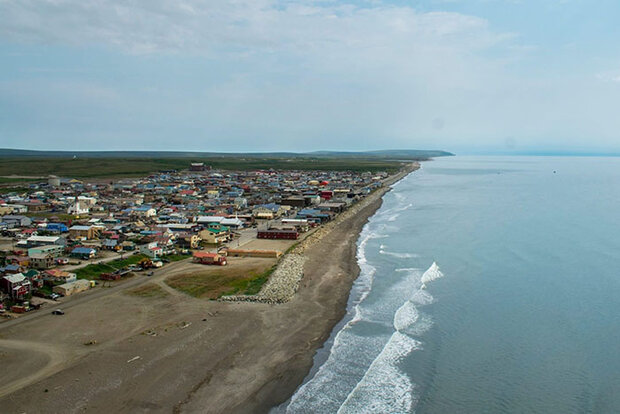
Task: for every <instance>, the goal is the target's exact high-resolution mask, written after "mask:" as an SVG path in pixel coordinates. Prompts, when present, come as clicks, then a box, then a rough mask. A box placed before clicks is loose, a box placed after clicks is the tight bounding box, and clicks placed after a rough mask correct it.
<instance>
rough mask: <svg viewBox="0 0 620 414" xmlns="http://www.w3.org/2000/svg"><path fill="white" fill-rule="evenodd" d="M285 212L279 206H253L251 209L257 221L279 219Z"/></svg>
mask: <svg viewBox="0 0 620 414" xmlns="http://www.w3.org/2000/svg"><path fill="white" fill-rule="evenodd" d="M285 211H286V210H285V209H284V208H282V206H281V205H279V204H274V203H269V204H261V205H258V206H255V207H254V208H253V209H252V215H253V216H254V217H256V218H257V219H264V220H273V219H274V218H276V217H280V216H281V215H282V214H284V212H285Z"/></svg>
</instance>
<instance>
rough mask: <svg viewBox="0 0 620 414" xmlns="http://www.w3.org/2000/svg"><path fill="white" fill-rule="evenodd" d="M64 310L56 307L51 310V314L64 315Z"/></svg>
mask: <svg viewBox="0 0 620 414" xmlns="http://www.w3.org/2000/svg"><path fill="white" fill-rule="evenodd" d="M64 314H65V311H63V310H61V309H56V310H53V311H52V315H64Z"/></svg>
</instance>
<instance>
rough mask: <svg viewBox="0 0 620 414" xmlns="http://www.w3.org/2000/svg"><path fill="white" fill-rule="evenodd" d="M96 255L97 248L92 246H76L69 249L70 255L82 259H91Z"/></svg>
mask: <svg viewBox="0 0 620 414" xmlns="http://www.w3.org/2000/svg"><path fill="white" fill-rule="evenodd" d="M96 255H97V250H96V249H93V248H92V247H76V248H75V249H73V250H71V256H73V257H77V258H79V259H82V260H88V259H93V258H94V257H95V256H96Z"/></svg>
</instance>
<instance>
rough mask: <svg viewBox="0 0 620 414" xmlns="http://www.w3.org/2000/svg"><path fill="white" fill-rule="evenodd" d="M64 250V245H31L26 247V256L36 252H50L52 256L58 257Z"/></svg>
mask: <svg viewBox="0 0 620 414" xmlns="http://www.w3.org/2000/svg"><path fill="white" fill-rule="evenodd" d="M64 251H65V246H61V245H57V244H50V245H44V246H37V247H31V248H30V249H28V257H32V256H34V255H36V254H50V255H52V257H60V256H62V254H63V253H64Z"/></svg>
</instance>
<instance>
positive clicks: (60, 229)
mask: <svg viewBox="0 0 620 414" xmlns="http://www.w3.org/2000/svg"><path fill="white" fill-rule="evenodd" d="M45 230H47V231H49V232H52V233H66V232H68V231H69V229H68V228H67V226H65V225H64V224H62V223H47V225H46V226H45Z"/></svg>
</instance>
